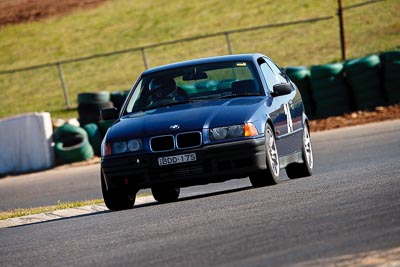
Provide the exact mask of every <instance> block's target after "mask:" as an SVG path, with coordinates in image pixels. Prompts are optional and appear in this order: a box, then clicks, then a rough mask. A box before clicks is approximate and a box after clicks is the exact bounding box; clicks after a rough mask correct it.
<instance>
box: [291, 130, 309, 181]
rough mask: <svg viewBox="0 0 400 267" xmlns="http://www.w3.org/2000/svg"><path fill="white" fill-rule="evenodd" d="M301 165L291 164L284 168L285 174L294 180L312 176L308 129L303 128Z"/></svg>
mask: <svg viewBox="0 0 400 267" xmlns="http://www.w3.org/2000/svg"><path fill="white" fill-rule="evenodd" d="M302 154H303V155H302V158H303V163H292V164H290V165H288V166H286V174H287V176H288V177H289V178H290V179H296V178H301V177H306V176H311V175H312V169H313V167H314V157H313V151H312V145H311V138H310V132H309V130H308V127H307V126H305V127H304V132H303V149H302Z"/></svg>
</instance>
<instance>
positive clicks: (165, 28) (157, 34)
mask: <svg viewBox="0 0 400 267" xmlns="http://www.w3.org/2000/svg"><path fill="white" fill-rule="evenodd" d="M361 2H364V1H362V0H343V5H344V6H350V5H353V4H357V3H361ZM336 9H337V1H335V0H321V1H314V0H307V1H292V0H281V1H261V0H260V1H240V0H231V1H217V0H208V1H197V2H193V1H188V0H182V1H165V0H153V1H147V2H146V1H144V2H143V1H142V2H140V1H129V0H113V1H110V2H106V3H105V4H103V5H101V6H99V7H97V8H95V9H91V10H86V11H77V12H75V13H72V14H70V15H68V16H64V17H55V18H50V19H47V20H44V21H40V22H32V23H24V24H19V25H12V26H7V27H4V28H2V29H1V30H0V58H1V60H0V70H9V69H14V68H23V67H27V66H32V65H37V64H44V63H48V62H56V61H61V60H65V59H71V58H77V57H82V56H88V55H92V54H97V53H105V52H110V51H114V50H122V49H127V48H132V47H140V46H146V45H150V44H156V43H159V42H165V41H171V40H176V39H181V38H187V37H193V36H201V35H205V34H212V33H216V32H223V31H229V30H234V29H240V28H247V27H253V26H258V25H265V24H272V23H279V22H289V21H295V20H302V19H308V18H313V17H321V16H334V19H331V20H327V21H322V22H317V23H312V24H300V25H293V26H285V27H279V28H268V29H262V30H257V31H252V32H244V33H237V34H232V35H231V36H230V39H231V42H232V47H233V52H234V53H250V52H261V53H264V54H266V55H268V56H270V57H271V58H272V59H274V60H275V61H276V62H277V63H278V64H280V65H281V66H299V65H304V66H311V65H316V64H322V63H328V62H336V61H340V60H341V52H340V40H339V28H338V24H339V22H338V18H337V16H336ZM398 10H400V1H398V0H386V1H382V2H378V3H374V4H371V5H366V6H362V7H359V8H354V9H349V10H346V11H345V12H344V20H345V30H346V40H347V42H346V44H347V57H348V58H357V57H362V56H365V55H368V54H372V53H380V52H384V51H389V50H394V49H398V48H400V43H399V36H400V20H399V19H398ZM227 53H228V50H227V45H226V41H225V37H224V36H220V37H213V38H207V39H200V40H196V41H192V42H183V43H178V44H174V45H167V46H162V47H158V48H152V49H147V50H146V55H147V59H148V64H149V67H154V66H157V65H161V64H166V63H170V62H175V61H181V60H186V59H191V58H198V57H204V56H215V55H222V54H227ZM62 67H63V72H64V76H65V81H66V85H67V87H68V91H69V96H70V98H71V104H72V105H73V106H74V105H75V106H76V104H77V94H78V93H81V92H92V91H101V90H108V91H118V90H126V89H129V88H130V86H131V85H132V83H133V82H134V80H135V79H136V78H137V76H138V75H139V74H140V73H141V72H142V71H143V70H144V64H143V59H142V54H141V53H140V51H138V52H132V53H127V54H120V55H115V56H111V57H105V58H97V59H92V60H88V61H82V62H76V63H70V64H65V65H63V66H62ZM0 92H1V94H2V100H1V105H0V106H1V108H0V118H1V117H6V116H10V115H15V114H19V113H24V112H32V111H48V112H51V113H52V114H53V117H58V118H70V117H77V112H76V110H73V109H72V110H69V111H66V110H65V102H64V97H63V92H62V89H61V85H60V80H59V76H58V71H57V68H56V67H54V66H53V67H47V68H42V69H37V70H30V71H24V72H18V73H13V74H3V75H0Z"/></svg>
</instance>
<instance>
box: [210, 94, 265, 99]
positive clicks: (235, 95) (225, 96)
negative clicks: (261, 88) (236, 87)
mask: <svg viewBox="0 0 400 267" xmlns="http://www.w3.org/2000/svg"><path fill="white" fill-rule="evenodd" d="M239 96H261V94H260V93H241V94H231V95H224V96H220V97H215V98H210V99H224V98H234V97H239Z"/></svg>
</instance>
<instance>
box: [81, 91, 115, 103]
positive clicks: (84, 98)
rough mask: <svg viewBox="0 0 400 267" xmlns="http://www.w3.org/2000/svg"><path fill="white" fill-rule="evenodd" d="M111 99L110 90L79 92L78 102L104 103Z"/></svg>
mask: <svg viewBox="0 0 400 267" xmlns="http://www.w3.org/2000/svg"><path fill="white" fill-rule="evenodd" d="M110 100H111V96H110V92H108V91H100V92H90V93H80V94H78V103H79V104H93V103H103V102H109V101H110Z"/></svg>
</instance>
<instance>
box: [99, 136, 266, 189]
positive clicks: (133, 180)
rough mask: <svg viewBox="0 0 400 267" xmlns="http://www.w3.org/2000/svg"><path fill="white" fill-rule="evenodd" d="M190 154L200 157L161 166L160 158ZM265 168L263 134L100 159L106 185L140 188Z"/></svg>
mask: <svg viewBox="0 0 400 267" xmlns="http://www.w3.org/2000/svg"><path fill="white" fill-rule="evenodd" d="M187 153H196V157H197V160H196V161H193V162H186V163H179V164H174V165H167V166H159V165H158V158H159V157H165V156H173V155H180V154H187ZM266 168H267V165H266V158H265V139H264V137H261V138H256V139H249V140H244V141H236V142H229V143H222V144H216V145H207V146H203V147H201V148H196V149H189V150H184V151H182V150H180V151H173V152H169V153H147V154H140V155H123V156H121V155H120V156H117V157H106V158H103V159H102V161H101V171H102V175H103V177H104V179H105V182H106V184H107V187H114V186H117V187H119V186H130V187H133V188H135V189H137V190H138V189H144V188H149V187H152V186H154V185H162V184H168V185H173V186H177V187H185V186H193V185H200V184H207V183H212V182H222V181H226V180H229V179H234V178H244V177H247V176H248V175H250V174H252V173H255V172H258V171H260V170H265V169H266Z"/></svg>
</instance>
